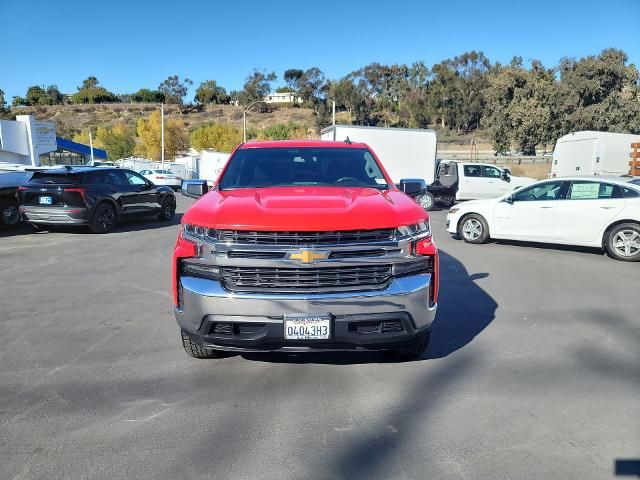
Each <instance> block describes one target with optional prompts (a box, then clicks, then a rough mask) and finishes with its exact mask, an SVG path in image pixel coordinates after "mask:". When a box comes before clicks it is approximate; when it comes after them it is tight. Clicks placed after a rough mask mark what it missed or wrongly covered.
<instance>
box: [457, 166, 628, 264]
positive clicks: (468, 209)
mask: <svg viewBox="0 0 640 480" xmlns="http://www.w3.org/2000/svg"><path fill="white" fill-rule="evenodd" d="M638 183H639V182H638V180H634V181H631V179H629V178H605V177H572V178H555V179H551V180H543V181H541V182H537V183H534V184H532V185H529V186H526V187H522V188H520V189H518V190H516V191H515V192H512V193H510V194H508V195H504V196H502V197H498V198H492V199H488V200H472V201H469V202H463V203H459V204H458V205H455V206H454V207H452V208H451V210H450V211H449V214H448V215H447V230H448V231H449V232H450V233H452V234H456V235H459V236H460V237H462V239H463V240H464V241H465V242H468V243H484V242H486V241H487V240H488V239H489V238H494V239H508V240H522V241H527V242H541V243H554V244H563V245H580V246H586V247H597V248H604V249H605V250H606V251H607V252H608V253H609V255H610V256H611V257H613V258H615V259H617V260H625V261H630V262H633V261H640V185H639V184H638Z"/></svg>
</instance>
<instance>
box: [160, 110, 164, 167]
mask: <svg viewBox="0 0 640 480" xmlns="http://www.w3.org/2000/svg"><path fill="white" fill-rule="evenodd" d="M160 142H161V146H160V149H161V150H162V169H163V170H164V103H161V104H160Z"/></svg>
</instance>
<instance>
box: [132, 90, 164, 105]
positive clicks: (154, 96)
mask: <svg viewBox="0 0 640 480" xmlns="http://www.w3.org/2000/svg"><path fill="white" fill-rule="evenodd" d="M131 100H132V101H134V102H137V103H162V102H164V100H165V95H164V93H162V92H161V91H160V90H149V89H148V88H141V89H140V90H138V91H137V92H135V93H133V94H131Z"/></svg>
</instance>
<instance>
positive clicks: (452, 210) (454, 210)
mask: <svg viewBox="0 0 640 480" xmlns="http://www.w3.org/2000/svg"><path fill="white" fill-rule="evenodd" d="M458 210H460V207H451V208H450V209H449V213H456V212H457V211H458Z"/></svg>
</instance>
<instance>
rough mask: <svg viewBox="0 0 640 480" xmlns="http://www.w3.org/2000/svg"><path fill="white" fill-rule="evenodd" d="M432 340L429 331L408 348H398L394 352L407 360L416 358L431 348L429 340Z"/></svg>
mask: <svg viewBox="0 0 640 480" xmlns="http://www.w3.org/2000/svg"><path fill="white" fill-rule="evenodd" d="M430 338H431V332H430V331H427V333H425V334H424V335H423V336H422V337H421V338H420V339H419V340H416V342H415V343H413V344H412V345H409V346H408V347H402V348H397V349H395V350H394V352H395V354H396V355H398V356H400V357H405V358H415V357H419V356H420V355H422V354H423V353H424V352H426V350H427V348H429V339H430Z"/></svg>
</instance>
